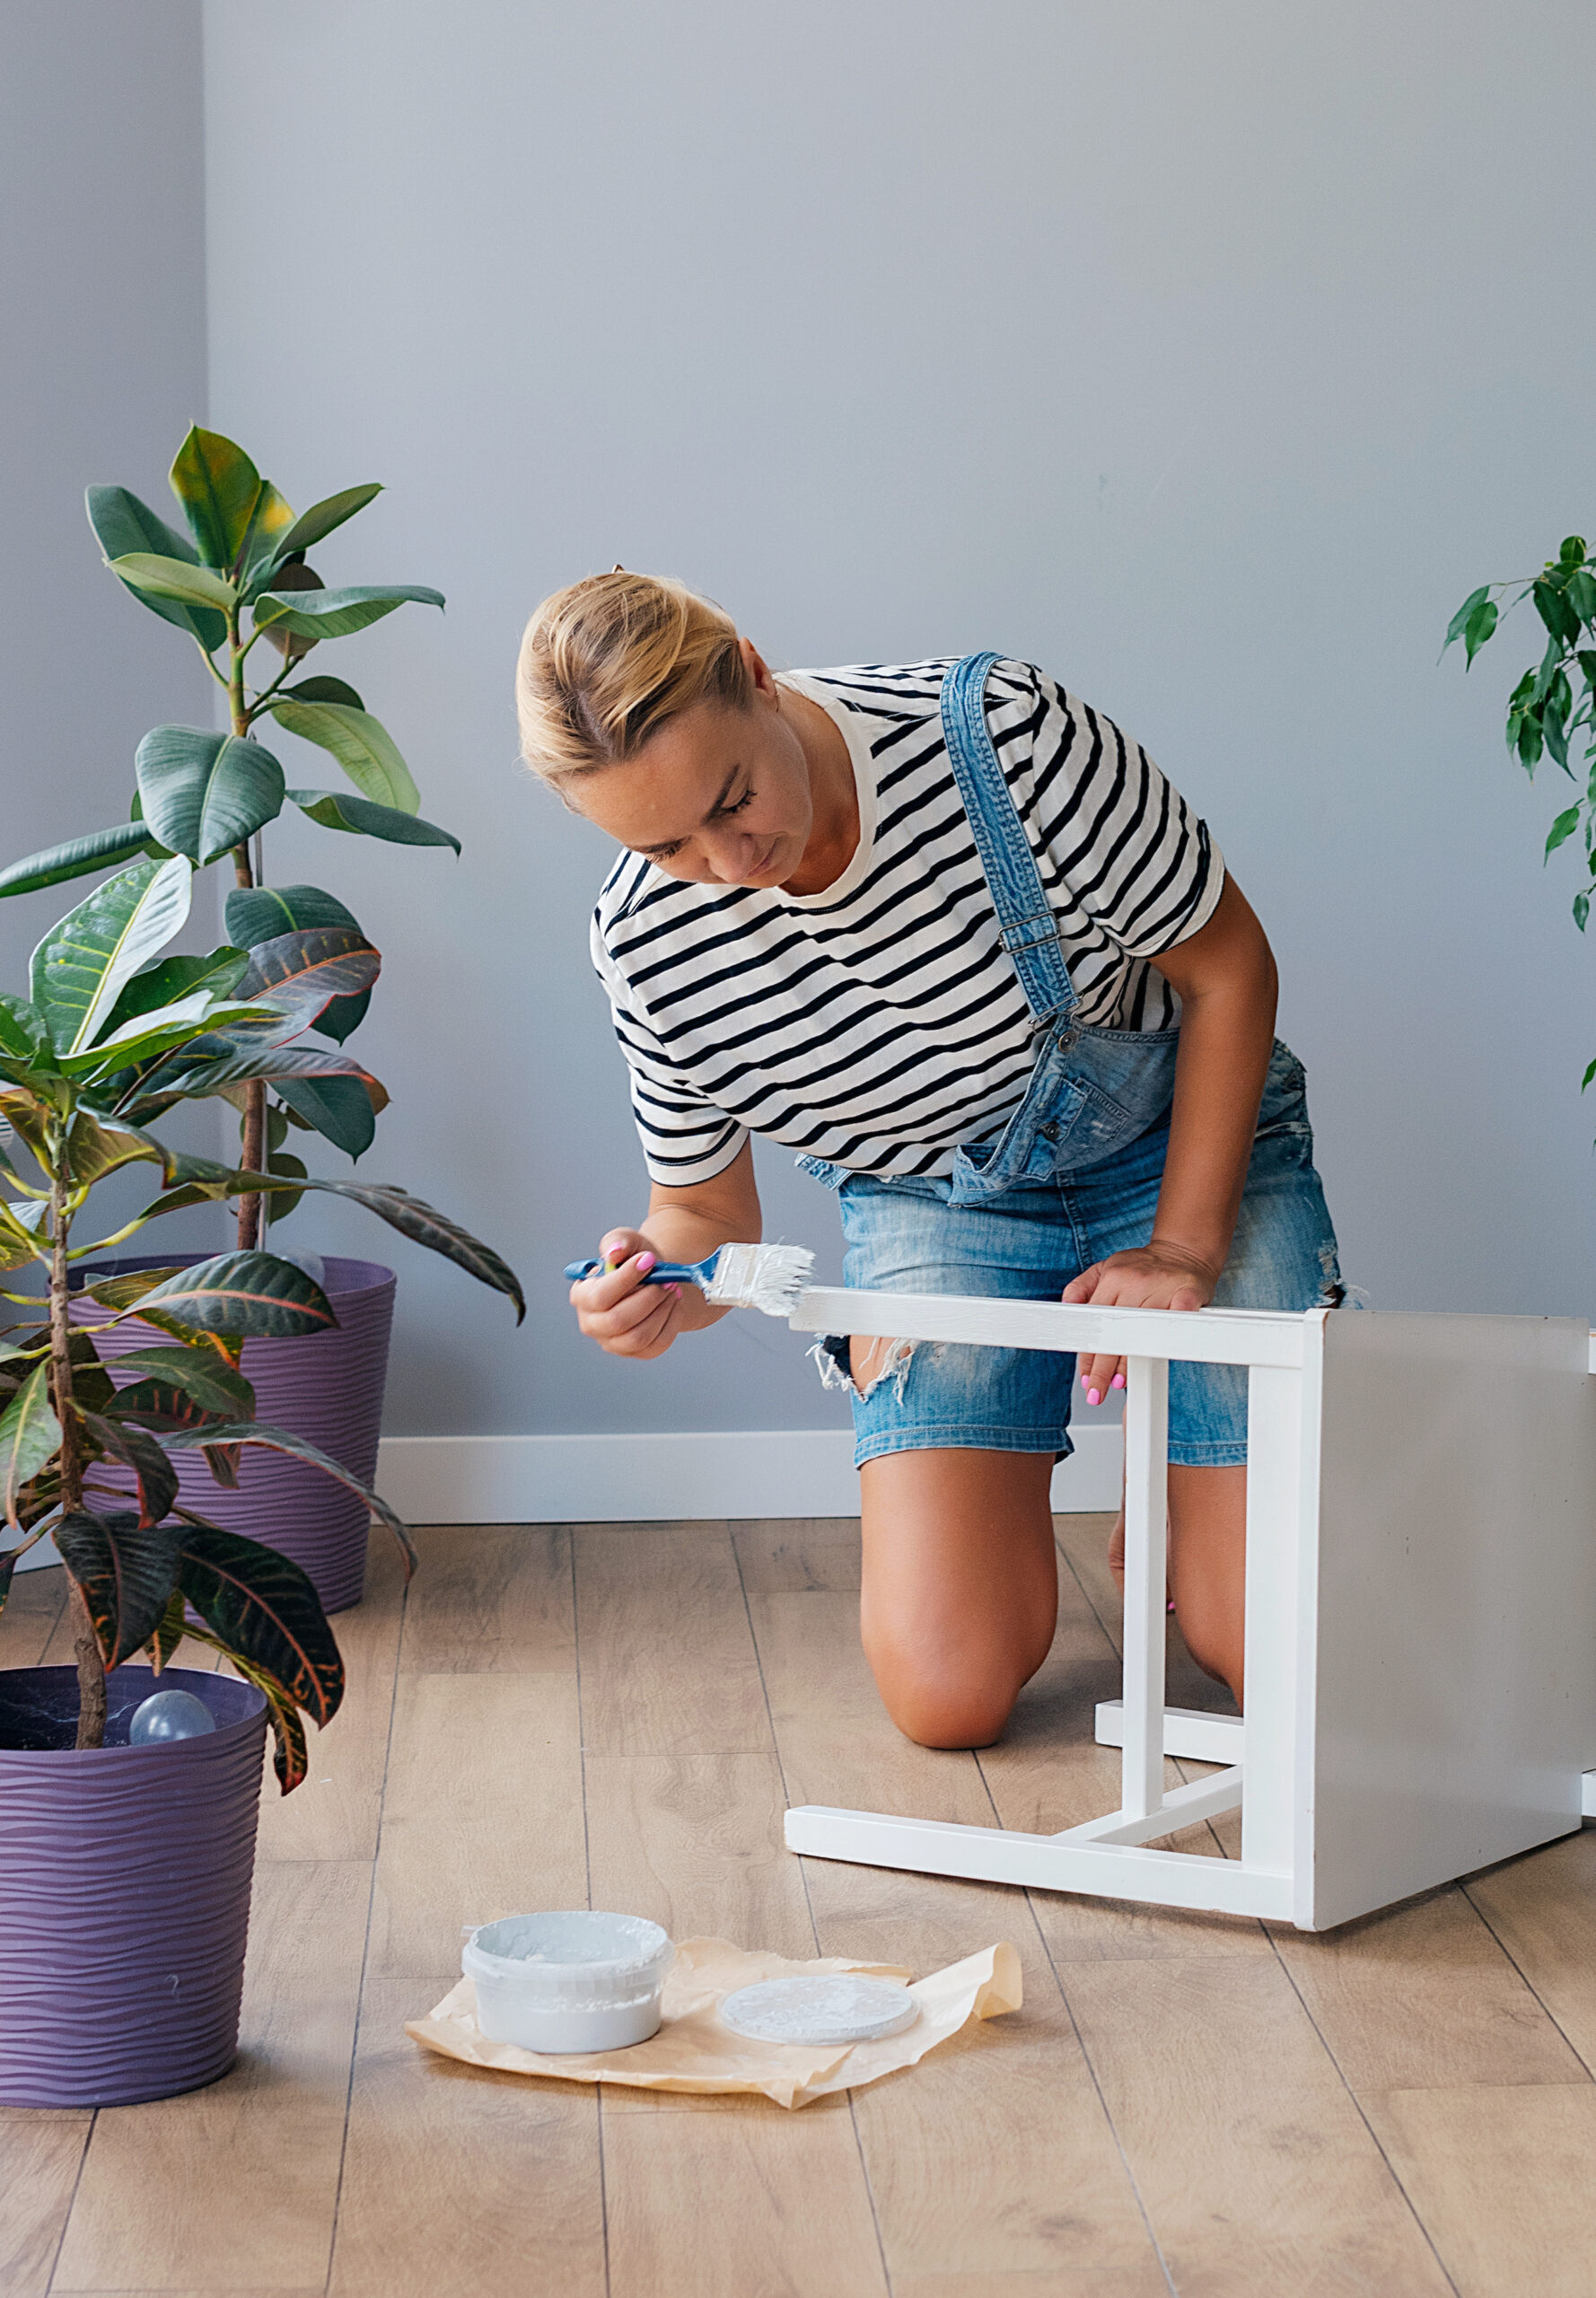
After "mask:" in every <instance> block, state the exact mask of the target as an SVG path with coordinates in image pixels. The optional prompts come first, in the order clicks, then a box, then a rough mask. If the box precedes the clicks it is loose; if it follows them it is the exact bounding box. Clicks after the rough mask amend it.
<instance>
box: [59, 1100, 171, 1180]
mask: <svg viewBox="0 0 1596 2298" xmlns="http://www.w3.org/2000/svg"><path fill="white" fill-rule="evenodd" d="M66 1155H67V1162H68V1163H69V1164H70V1165H71V1168H72V1178H73V1180H75V1181H76V1182H77V1183H78V1184H79V1185H80V1187H83V1188H87V1187H89V1186H90V1185H91V1184H92V1182H94V1181H98V1180H104V1178H105V1176H106V1174H107V1173H114V1172H115V1171H117V1170H118V1167H120V1166H122V1165H131V1164H136V1163H140V1162H153V1163H156V1164H159V1163H160V1162H161V1158H162V1151H161V1147H160V1144H159V1143H158V1142H154V1141H152V1140H151V1139H150V1137H149V1136H148V1134H147V1133H140V1132H139V1130H138V1128H137V1127H136V1126H131V1125H118V1122H117V1120H116V1119H115V1118H97V1117H93V1116H92V1115H91V1114H90V1112H89V1111H88V1110H83V1109H80V1110H78V1112H77V1114H76V1116H75V1118H73V1120H72V1129H71V1131H70V1132H69V1133H68V1135H67V1136H66Z"/></svg>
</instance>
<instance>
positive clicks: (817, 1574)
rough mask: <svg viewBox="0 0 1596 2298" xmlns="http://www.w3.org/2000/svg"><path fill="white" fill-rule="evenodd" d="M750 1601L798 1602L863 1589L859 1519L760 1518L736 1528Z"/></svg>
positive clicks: (735, 1544)
mask: <svg viewBox="0 0 1596 2298" xmlns="http://www.w3.org/2000/svg"><path fill="white" fill-rule="evenodd" d="M732 1547H733V1548H735V1549H736V1551H737V1561H738V1564H739V1566H741V1572H742V1584H743V1586H744V1587H745V1588H746V1589H747V1590H748V1592H749V1594H750V1596H796V1595H804V1594H812V1593H816V1592H820V1591H829V1592H831V1593H833V1594H837V1595H846V1594H847V1593H848V1592H849V1591H850V1590H852V1591H853V1592H855V1594H856V1593H857V1592H858V1587H859V1572H860V1563H859V1519H858V1518H857V1516H756V1517H751V1518H750V1519H749V1520H748V1521H746V1522H741V1523H734V1524H733V1525H732Z"/></svg>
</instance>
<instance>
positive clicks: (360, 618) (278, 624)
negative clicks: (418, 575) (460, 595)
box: [255, 583, 443, 638]
mask: <svg viewBox="0 0 1596 2298" xmlns="http://www.w3.org/2000/svg"><path fill="white" fill-rule="evenodd" d="M407 601H414V602H415V603H416V604H417V605H419V606H427V607H441V606H442V605H443V592H442V591H431V590H428V589H427V588H426V586H425V583H355V584H354V585H353V586H352V587H350V588H348V589H345V590H339V591H284V592H276V591H267V592H263V593H262V595H261V596H260V597H259V599H257V600H256V601H255V620H256V623H257V624H258V625H259V627H262V628H264V627H267V626H268V625H269V626H271V627H274V628H277V629H282V630H291V631H292V632H293V633H294V636H295V637H297V638H347V637H349V636H352V635H353V634H354V632H355V631H357V630H364V629H365V628H366V627H367V626H368V625H369V624H371V623H373V622H381V619H382V617H383V616H384V615H385V614H391V613H392V612H393V610H394V609H395V608H396V607H402V606H404V605H405V604H406V602H407Z"/></svg>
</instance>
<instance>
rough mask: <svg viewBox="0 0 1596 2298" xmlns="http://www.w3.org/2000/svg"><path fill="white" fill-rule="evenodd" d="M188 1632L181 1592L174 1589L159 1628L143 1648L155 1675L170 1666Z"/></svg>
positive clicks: (185, 1609) (186, 1613)
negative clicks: (148, 1656) (147, 1654)
mask: <svg viewBox="0 0 1596 2298" xmlns="http://www.w3.org/2000/svg"><path fill="white" fill-rule="evenodd" d="M188 1632H189V1624H188V1612H187V1607H186V1606H185V1604H184V1602H183V1592H182V1590H181V1589H180V1588H174V1589H173V1590H172V1592H171V1601H170V1602H169V1603H168V1605H167V1607H166V1609H165V1611H164V1612H163V1613H162V1616H161V1625H160V1627H158V1628H157V1629H156V1630H155V1633H154V1634H153V1636H151V1638H150V1640H149V1642H148V1643H147V1644H146V1645H145V1651H146V1652H147V1653H149V1655H150V1666H151V1668H152V1669H153V1671H154V1672H155V1674H156V1675H159V1674H160V1673H161V1671H162V1668H164V1667H167V1666H169V1665H170V1664H171V1659H172V1656H173V1654H174V1653H176V1651H177V1648H178V1646H179V1645H180V1643H181V1642H182V1640H183V1638H184V1636H186V1635H187V1634H188Z"/></svg>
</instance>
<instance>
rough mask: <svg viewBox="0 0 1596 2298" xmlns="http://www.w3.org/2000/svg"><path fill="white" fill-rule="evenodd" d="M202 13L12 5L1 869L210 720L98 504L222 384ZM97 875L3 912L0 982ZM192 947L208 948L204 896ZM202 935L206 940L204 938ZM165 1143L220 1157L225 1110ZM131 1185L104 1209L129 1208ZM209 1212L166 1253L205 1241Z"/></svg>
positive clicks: (3, 371)
mask: <svg viewBox="0 0 1596 2298" xmlns="http://www.w3.org/2000/svg"><path fill="white" fill-rule="evenodd" d="M203 119H204V110H203V80H202V73H201V66H200V9H199V0H140V4H139V5H138V6H137V7H136V8H130V7H128V6H127V5H126V4H125V0H55V4H52V5H48V6H46V5H41V4H40V0H4V4H0V216H3V217H4V232H0V314H4V320H3V323H0V408H3V409H4V425H3V427H0V492H3V496H4V550H0V786H3V787H4V798H5V803H4V817H3V819H4V838H3V840H0V851H3V853H4V859H5V860H6V861H8V862H9V861H12V860H15V859H17V858H20V856H22V855H24V854H29V853H32V852H34V851H36V850H37V849H38V848H39V847H40V846H52V845H54V844H56V843H57V841H58V840H60V839H62V838H73V837H76V836H79V835H81V834H82V833H83V831H85V830H91V829H100V828H101V827H102V826H104V825H106V824H109V823H110V822H115V821H121V820H126V818H127V802H128V799H129V797H130V795H131V794H132V790H133V753H134V750H135V748H136V745H137V742H138V740H139V738H140V736H141V735H142V734H144V733H145V732H146V731H147V730H148V728H149V727H151V726H153V725H156V724H160V723H161V722H162V720H176V721H179V722H187V723H192V724H208V723H209V720H210V716H211V703H210V697H209V690H208V689H209V682H208V680H207V679H206V674H205V671H204V670H203V668H202V667H201V665H200V662H199V659H198V656H197V653H195V650H194V646H193V643H192V641H191V640H189V639H188V638H187V637H185V636H183V635H182V634H181V633H180V632H179V631H176V630H174V629H172V628H171V626H170V625H169V624H167V623H164V622H162V621H159V620H158V619H157V618H156V617H155V616H153V615H152V614H150V613H148V612H146V611H145V610H144V609H143V608H141V607H139V606H138V605H137V604H136V602H135V601H134V600H133V599H131V598H129V597H128V595H127V592H125V591H124V590H123V589H122V588H121V586H120V584H119V583H116V582H115V581H114V580H113V579H112V577H111V576H110V575H109V574H107V573H106V571H105V569H104V567H103V566H101V558H100V547H99V545H98V544H97V543H96V542H95V540H94V538H93V536H92V534H91V532H90V531H89V526H88V522H87V521H86V519H85V518H84V516H83V488H84V487H86V486H88V485H90V484H92V483H94V482H106V481H110V482H113V483H116V484H118V485H121V486H126V487H132V488H133V489H134V490H135V492H136V493H137V494H140V495H143V496H145V498H146V499H147V500H149V501H150V502H153V503H154V504H157V505H158V506H160V507H162V508H164V509H168V510H171V511H173V513H174V515H175V506H173V505H172V504H171V498H170V496H169V495H168V492H167V487H166V478H165V474H166V469H167V467H168V465H169V464H170V462H171V458H172V453H173V451H174V450H175V448H176V447H177V444H178V442H179V441H180V439H181V437H182V435H183V433H184V431H185V430H186V429H187V428H188V426H189V423H190V422H191V421H193V420H194V419H195V418H196V417H201V418H203V416H204V412H205V391H206V340H205V317H206V315H205V215H204V204H203V201H204V182H205V174H204V159H203ZM92 883H93V881H92V879H91V880H86V881H83V883H81V884H80V885H78V886H76V887H73V886H65V887H56V888H51V889H49V890H47V891H45V892H43V893H38V894H27V895H20V896H18V897H16V898H15V899H13V900H10V901H5V902H0V982H3V983H4V987H6V988H7V989H10V990H13V991H25V989H26V987H27V965H28V955H29V952H31V949H32V947H33V944H34V943H36V942H37V941H38V940H39V936H40V934H42V933H43V932H44V930H45V929H46V927H47V926H48V925H51V924H53V922H54V921H55V919H56V918H57V917H60V916H62V915H64V914H65V912H66V910H68V909H70V908H72V906H73V904H74V902H75V900H76V899H79V898H80V897H81V896H82V895H83V893H85V892H86V891H87V890H88V888H89V886H90V885H92ZM197 908H198V909H199V910H200V911H201V912H202V913H203V915H202V916H201V917H196V918H195V919H194V921H193V922H192V934H191V936H190V941H191V943H193V937H194V936H195V935H200V936H204V937H205V938H204V939H201V940H199V941H198V942H197V943H193V945H195V946H199V947H206V946H208V944H209V943H210V942H211V941H214V940H215V938H216V936H215V932H214V930H213V929H214V926H215V917H214V914H213V909H214V905H213V904H212V901H211V899H210V893H209V890H208V888H207V889H206V890H204V891H203V892H202V894H201V898H200V901H199V903H198V904H197ZM164 1129H165V1132H166V1134H167V1136H168V1137H169V1138H171V1139H172V1140H174V1141H181V1142H184V1143H185V1144H186V1145H190V1146H196V1147H200V1148H203V1149H204V1150H206V1151H210V1152H214V1150H215V1117H214V1115H213V1113H211V1112H210V1111H205V1112H199V1113H195V1114H193V1115H191V1116H189V1118H187V1119H186V1120H185V1118H182V1117H178V1118H173V1119H171V1120H170V1121H169V1122H168V1124H167V1125H166V1127H165V1128H164ZM139 1186H140V1184H139V1178H138V1176H137V1174H134V1175H132V1176H129V1177H128V1180H127V1185H126V1186H122V1187H119V1188H118V1186H117V1185H115V1184H113V1185H112V1186H111V1187H110V1188H107V1189H106V1190H105V1191H104V1192H103V1193H102V1195H101V1197H99V1198H97V1199H96V1204H97V1205H98V1206H103V1207H105V1208H106V1209H107V1211H108V1215H109V1214H110V1212H111V1210H112V1208H114V1207H115V1206H117V1205H118V1202H120V1203H130V1202H131V1201H133V1200H134V1198H135V1197H136V1192H137V1190H138V1188H139ZM220 1234H221V1216H220V1215H218V1214H217V1213H215V1212H214V1211H213V1210H212V1209H211V1208H208V1207H207V1208H206V1210H205V1211H204V1212H201V1213H197V1214H188V1215H178V1216H174V1218H173V1219H172V1220H171V1222H170V1223H169V1224H167V1225H166V1226H165V1227H164V1228H163V1229H162V1231H161V1232H159V1238H160V1241H162V1242H163V1243H185V1242H187V1243H199V1242H206V1243H208V1242H210V1241H213V1240H214V1239H215V1238H219V1236H220Z"/></svg>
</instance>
